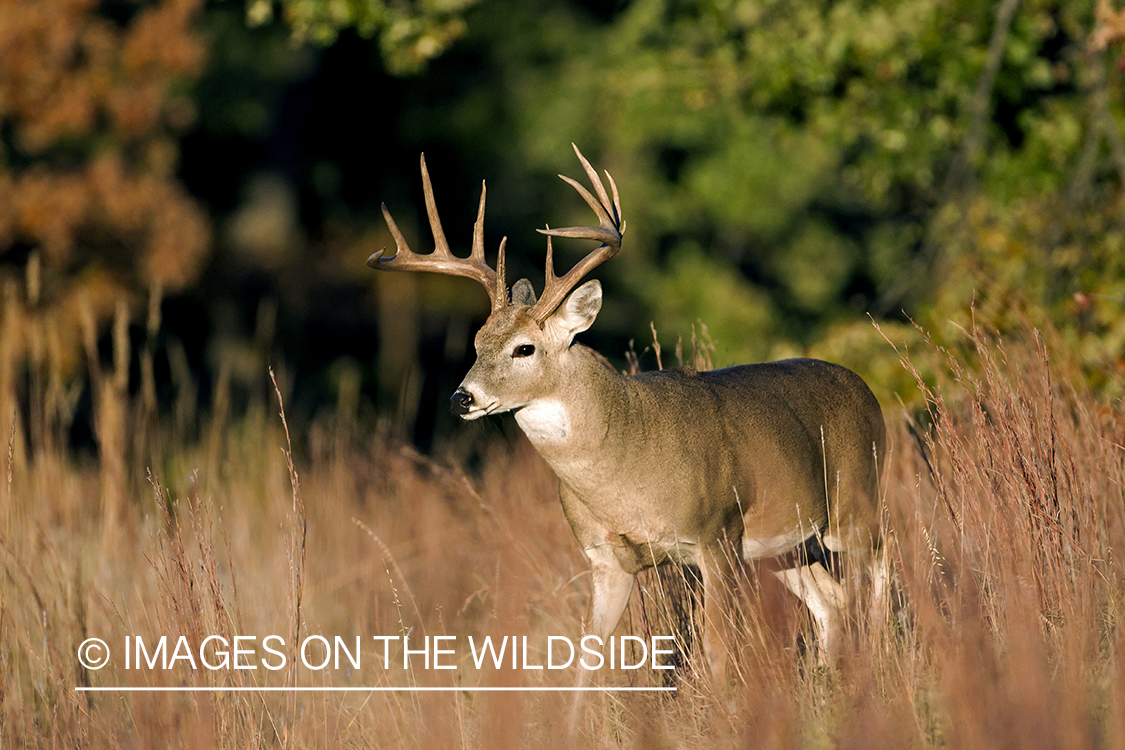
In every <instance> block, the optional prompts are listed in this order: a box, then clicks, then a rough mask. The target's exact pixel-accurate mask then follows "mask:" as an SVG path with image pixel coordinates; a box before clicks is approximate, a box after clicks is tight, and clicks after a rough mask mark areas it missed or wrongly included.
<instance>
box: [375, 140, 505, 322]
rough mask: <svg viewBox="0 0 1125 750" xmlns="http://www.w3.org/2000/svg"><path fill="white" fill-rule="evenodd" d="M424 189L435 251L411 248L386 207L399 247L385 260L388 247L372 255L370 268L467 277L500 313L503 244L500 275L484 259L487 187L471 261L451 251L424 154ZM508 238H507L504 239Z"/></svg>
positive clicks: (502, 286)
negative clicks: (479, 285) (417, 250)
mask: <svg viewBox="0 0 1125 750" xmlns="http://www.w3.org/2000/svg"><path fill="white" fill-rule="evenodd" d="M421 164H422V189H423V191H424V193H425V197H426V214H427V215H428V216H429V219H430V230H431V231H432V232H433V235H434V251H433V252H432V253H429V254H425V255H419V254H418V253H415V252H413V251H412V250H411V249H410V246H409V245H408V244H407V243H406V239H405V238H404V237H403V236H402V232H401V231H400V230H399V228H398V225H397V224H395V220H394V219H393V218H391V212H390V211H388V210H387V206H386V204H383V207H382V208H383V218H384V219H385V220H386V222H387V228H389V229H390V230H391V236H393V237H394V240H395V247H396V248H397V250H396V252H395V254H394V256H392V257H390V258H385V257H383V255H384V253H386V248H383V249H382V250H379V251H378V252H376V253H374V254H372V256H371V257H370V258H368V259H367V265H368V266H370V267H371V268H378V269H380V270H386V271H432V272H434V273H442V274H447V275H450V276H464V277H466V278H470V279H475V280H476V281H478V282H480V284H481V285H482V286H483V287H484V288H485V290H486V291H487V292H488V296H489V299H490V300H491V301H492V309H493V310H494V311H495V310H498V309H500V308H502V307H504V306H505V305H507V304H508V291H507V288H506V286H505V283H504V244H505V243H504V242H501V243H500V256H499V259H498V261H497V266H498V267H499V273H497V272H496V271H493V270H492V269H491V268H489V266H488V264H487V263H486V262H485V260H484V202H485V186H484V183H483V182H482V183H481V191H480V207H479V208H478V209H477V220H476V222H475V223H474V224H473V249H472V252H471V253H470V254H469V257H468V258H458V257H457V256H455V255H453V253H452V252H450V250H449V243H448V242H447V241H446V239H445V232H444V231H443V230H442V228H441V219H440V218H439V217H438V212H437V202H436V201H435V200H434V189H433V185H431V184H430V173H429V171H428V170H427V169H426V156H425V154H423V155H422V159H421ZM505 239H506V238H505Z"/></svg>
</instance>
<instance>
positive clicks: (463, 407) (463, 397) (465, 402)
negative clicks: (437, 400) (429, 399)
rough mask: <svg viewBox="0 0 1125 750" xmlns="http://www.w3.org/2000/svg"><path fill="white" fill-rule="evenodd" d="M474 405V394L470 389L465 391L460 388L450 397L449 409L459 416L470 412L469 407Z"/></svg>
mask: <svg viewBox="0 0 1125 750" xmlns="http://www.w3.org/2000/svg"><path fill="white" fill-rule="evenodd" d="M472 405H473V394H471V393H469V392H468V391H463V390H461V389H460V388H458V389H457V390H456V391H454V392H453V397H452V398H451V399H449V410H450V411H452V412H453V413H454V414H456V415H457V416H463V415H465V414H468V413H469V407H470V406H472Z"/></svg>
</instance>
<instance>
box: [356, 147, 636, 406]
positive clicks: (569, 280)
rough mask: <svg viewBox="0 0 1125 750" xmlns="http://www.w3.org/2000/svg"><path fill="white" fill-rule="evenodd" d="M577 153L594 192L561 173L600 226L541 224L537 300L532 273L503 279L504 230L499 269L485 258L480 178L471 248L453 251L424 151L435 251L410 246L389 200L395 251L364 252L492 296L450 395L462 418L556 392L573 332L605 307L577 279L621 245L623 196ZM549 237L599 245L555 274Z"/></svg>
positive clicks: (378, 263) (385, 264)
mask: <svg viewBox="0 0 1125 750" xmlns="http://www.w3.org/2000/svg"><path fill="white" fill-rule="evenodd" d="M574 152H575V153H576V154H577V155H578V159H579V160H580V161H581V162H582V167H583V169H584V170H585V171H586V174H587V176H588V177H589V178H590V182H591V184H592V186H593V188H594V190H595V191H596V192H597V197H596V198H595V197H594V196H593V195H592V194H591V193H590V192H589V191H588V190H586V188H584V187H583V186H582V185H580V184H579V183H578V182H576V181H575V180H572V179H571V178H569V177H565V176H563V175H559V177H560V178H561V179H562V180H564V181H565V182H566V183H568V184H569V185H571V186H572V187H573V188H574V189H575V190H577V191H578V193H579V195H581V196H582V198H583V199H584V200H585V201H586V203H587V204H589V206H590V208H592V209H593V210H594V213H595V214H596V215H597V217H598V220H599V222H600V224H599V226H596V227H567V228H564V229H550V228H547V229H540V230H538V231H539V232H540V233H542V234H545V235H548V237H547V263H546V281H545V283H544V287H543V295H542V296H541V297H539V298H538V299H536V296H535V290H534V289H533V288H532V286H531V282H529V281H528V280H527V279H520V280H519V281H517V282H516V283H515V284H514V285H513V286H512V288H511V291H510V293H509V290H508V289H507V286H506V283H505V280H504V250H505V246H506V245H507V237H505V238H504V239H503V240H501V242H500V248H499V251H498V254H497V261H496V270H493V269H492V268H491V267H489V266H488V264H487V263H486V262H485V258H484V203H485V186H484V184H483V183H482V184H481V194H480V207H479V209H478V211H477V220H476V223H475V224H474V225H473V245H472V251H471V252H470V254H469V257H467V258H459V257H456V256H454V255H453V254H452V253H451V252H450V250H449V244H448V243H447V242H446V239H445V233H444V231H443V230H442V227H441V221H440V219H439V218H438V212H437V206H436V203H435V202H434V194H433V187H432V186H431V184H430V175H429V173H428V172H427V170H426V158H425V156H424V155H423V157H422V187H423V190H424V192H425V198H426V211H427V214H428V215H429V220H430V229H431V231H432V232H433V235H434V251H433V252H432V253H430V254H428V255H419V254H416V253H414V252H412V251H411V250H410V248H409V247H408V246H407V244H406V240H405V239H404V238H403V236H402V232H400V231H399V229H398V226H397V225H396V224H395V221H394V219H393V218H391V214H390V212H389V211H387V207H386V206H385V205H384V206H383V216H384V218H385V219H386V221H387V226H388V227H389V228H390V230H391V234H392V235H393V236H394V239H395V245H396V246H397V252H396V253H395V255H394V256H392V257H390V258H386V257H383V254H384V252H385V248H384V249H383V250H380V251H379V252H377V253H375V254H373V255H372V256H371V257H370V258H368V259H367V265H368V266H370V267H372V268H378V269H382V270H391V271H431V272H434V273H444V274H450V275H453V276H466V277H468V278H472V279H476V280H477V281H478V282H480V284H481V285H482V286H483V287H484V288H485V290H486V291H487V292H488V295H489V298H490V299H491V301H492V312H491V314H490V315H489V317H488V320H487V321H485V324H484V326H483V327H481V329H480V331H478V332H477V335H476V338H475V341H474V343H475V346H476V352H477V360H476V363H475V364H474V365H473V366H472V368H471V369H470V370H469V372H468V374H467V375H466V376H465V379H464V380H463V381H462V382H461V385H460V386H459V387H458V388H457V390H456V392H455V393H454V394H453V397H452V399H451V406H452V410H453V412H454V413H455V414H458V415H459V416H461V417H462V418H463V419H466V420H471V419H477V418H478V417H481V416H484V415H485V414H497V413H501V412H505V411H513V410H518V409H521V408H523V407H525V406H527V405H529V404H531V403H533V402H534V401H536V400H538V399H542V398H544V397H546V396H547V395H549V394H551V393H553V392H555V390H556V389H558V388H559V387H560V380H561V377H562V375H561V374H562V372H563V371H564V370H565V367H566V364H567V363H566V359H567V351H568V349H569V348H570V345H571V343H572V342H573V341H574V336H575V335H576V334H578V333H580V332H582V331H584V330H586V329H587V328H589V327H590V325H591V324H592V323H593V322H594V318H595V317H596V316H597V314H598V311H599V310H600V309H601V304H602V289H601V284H599V283H598V282H597V281H588V282H586V283H585V284H582V285H581V286H579V282H580V281H581V280H582V278H583V277H584V276H586V274H588V273H590V271H592V270H593V269H594V268H596V267H597V266H599V265H600V264H602V263H604V262H605V261H607V260H609V259H610V258H612V257H613V256H614V255H615V254H616V253H617V251H618V250H620V249H621V237H622V234H623V233H624V231H625V222H624V221H622V219H621V199H620V196H619V195H618V192H617V185H616V184H614V182H613V178H612V177H610V175H609V173H608V172H606V178H607V179H608V180H609V184H610V188H611V189H612V191H613V200H612V202H611V201H610V198H609V194H608V193H607V192H606V189H605V186H604V185H603V184H602V181H601V179H600V178H599V177H598V173H597V172H596V171H594V168H593V167H591V166H590V163H589V162H588V161H587V160H586V158H585V157H584V156H582V152H581V151H579V150H578V147H577V146H575V147H574ZM551 236H555V237H572V238H576V239H591V240H597V241H599V242H600V243H601V244H600V245H599V246H598V247H597V248H596V249H595V250H594V251H593V252H591V253H590V254H589V255H587V256H586V257H585V258H583V259H582V260H580V261H579V262H578V263H577V264H575V266H574V267H573V268H572V269H570V271H568V272H567V273H566V274H564V275H563V276H561V277H558V276H555V270H554V259H553V250H552V247H551ZM576 287H577V288H576Z"/></svg>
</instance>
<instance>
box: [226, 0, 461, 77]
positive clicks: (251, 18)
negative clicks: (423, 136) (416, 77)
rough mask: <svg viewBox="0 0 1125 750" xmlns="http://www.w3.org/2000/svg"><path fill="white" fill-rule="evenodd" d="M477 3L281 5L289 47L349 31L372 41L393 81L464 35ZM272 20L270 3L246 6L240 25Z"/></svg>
mask: <svg viewBox="0 0 1125 750" xmlns="http://www.w3.org/2000/svg"><path fill="white" fill-rule="evenodd" d="M477 2H478V0H420V2H394V1H393V0H392V1H391V2H384V0H282V2H281V6H282V13H283V16H284V18H285V21H286V22H287V23H288V24H289V26H290V28H292V30H293V38H294V40H295V41H298V42H304V41H309V42H313V43H314V44H319V45H329V44H331V43H332V42H334V41H335V40H336V36H337V34H339V33H340V31H342V30H344V29H347V28H352V29H355V31H356V32H357V33H359V34H360V35H361V36H363V37H377V38H378V40H379V46H380V47H381V48H382V51H383V56H384V60H385V62H386V65H387V69H388V70H390V71H391V72H393V73H396V74H399V75H407V74H414V73H418V72H419V71H421V70H422V69H423V68H424V67H425V66H426V64H427V63H428V62H429V61H430V60H432V59H433V58H435V57H437V56H438V55H440V54H441V53H442V52H444V51H445V50H446V49H448V48H449V45H451V44H452V43H453V42H454V41H455V40H456V39H457V38H458V37H460V36H461V35H462V34H464V32H465V22H464V20H463V18H462V14H463V13H464V11H465V10H466V9H468V8H470V7H471V6H473V5H475V4H476V3H477ZM272 18H273V4H272V2H271V0H248V2H247V5H246V19H247V22H248V23H249V24H250V25H251V26H260V25H262V24H265V23H267V22H268V21H270V20H271V19H272Z"/></svg>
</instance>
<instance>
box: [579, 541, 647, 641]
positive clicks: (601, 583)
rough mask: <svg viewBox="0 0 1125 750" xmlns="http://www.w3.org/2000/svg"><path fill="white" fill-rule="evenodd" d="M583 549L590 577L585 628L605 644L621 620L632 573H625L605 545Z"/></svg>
mask: <svg viewBox="0 0 1125 750" xmlns="http://www.w3.org/2000/svg"><path fill="white" fill-rule="evenodd" d="M585 552H586V559H588V560H589V561H590V572H591V574H592V576H593V580H594V592H593V596H592V597H591V598H590V615H589V617H588V618H587V623H588V624H587V627H588V628H589V634H590V635H596V636H597V637H598V638H601V639H602V642H603V643H605V642H606V641H607V640H608V639H609V637H610V636H611V635H613V631H614V630H616V629H617V623H619V622H621V615H622V614H624V613H625V607H626V606H627V605H628V604H629V595H630V594H632V593H633V580H634V579H635V578H636V576H634V575H633V574H632V573H627V572H625V570H624V569H623V568H622V567H621V563H619V562H618V561H617V556H616V555H614V554H613V548H612V547H610V546H609V545H600V546H597V547H590V548H588V549H586V550H585Z"/></svg>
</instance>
